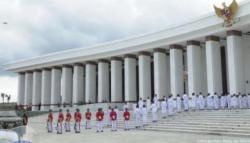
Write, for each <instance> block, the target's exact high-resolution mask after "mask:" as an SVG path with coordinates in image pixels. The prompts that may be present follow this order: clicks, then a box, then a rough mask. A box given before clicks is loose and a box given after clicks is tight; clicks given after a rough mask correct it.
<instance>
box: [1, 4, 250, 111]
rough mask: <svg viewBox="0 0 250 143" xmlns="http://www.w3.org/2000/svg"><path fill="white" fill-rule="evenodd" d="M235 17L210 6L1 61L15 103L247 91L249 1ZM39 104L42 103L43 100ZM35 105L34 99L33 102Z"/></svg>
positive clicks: (49, 104) (48, 105)
mask: <svg viewBox="0 0 250 143" xmlns="http://www.w3.org/2000/svg"><path fill="white" fill-rule="evenodd" d="M235 19H236V21H237V22H236V23H235V24H234V25H233V26H231V27H224V26H223V22H224V21H223V19H221V18H219V17H217V16H216V15H215V14H214V13H211V14H209V15H206V16H205V17H201V18H199V19H195V20H193V21H190V22H188V23H184V24H180V25H176V26H174V27H169V28H167V29H164V30H161V31H157V32H153V33H148V34H145V35H139V36H135V37H131V38H127V39H123V40H117V41H113V42H108V43H104V44H99V45H95V46H91V47H84V48H79V49H73V50H66V51H62V52H56V53H52V54H48V55H44V56H40V57H35V58H32V59H27V60H23V61H18V62H14V63H10V64H6V65H4V68H5V69H6V70H8V71H13V72H15V73H17V74H18V104H19V105H39V104H41V105H42V106H41V110H48V109H50V108H53V107H54V106H57V105H56V104H58V103H67V104H79V103H101V102H111V103H121V102H137V101H138V99H139V97H141V98H143V100H145V99H146V98H147V97H150V98H151V97H152V96H153V95H154V94H156V95H159V96H168V95H169V94H170V93H171V94H173V96H176V95H177V94H180V95H182V94H183V93H184V92H186V93H188V94H189V95H191V94H192V93H193V92H194V93H196V94H198V93H199V92H202V93H203V94H204V95H205V94H207V93H215V92H217V93H218V94H221V93H223V92H229V93H230V94H234V93H239V92H240V93H249V92H250V84H249V81H250V1H247V2H244V3H241V5H240V9H239V11H238V13H237V15H236V18H235ZM44 105H45V106H44ZM32 109H33V110H38V107H37V106H33V107H32Z"/></svg>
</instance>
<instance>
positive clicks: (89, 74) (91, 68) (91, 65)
mask: <svg viewBox="0 0 250 143" xmlns="http://www.w3.org/2000/svg"><path fill="white" fill-rule="evenodd" d="M85 70H86V72H85V73H86V79H85V81H86V82H85V97H86V99H85V101H86V103H96V63H95V62H92V61H89V62H87V63H86V65H85Z"/></svg>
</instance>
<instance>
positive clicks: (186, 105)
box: [182, 93, 189, 111]
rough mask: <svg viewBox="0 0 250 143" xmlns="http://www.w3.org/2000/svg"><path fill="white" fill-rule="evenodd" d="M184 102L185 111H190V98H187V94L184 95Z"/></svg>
mask: <svg viewBox="0 0 250 143" xmlns="http://www.w3.org/2000/svg"><path fill="white" fill-rule="evenodd" d="M182 100H183V105H184V111H188V108H189V97H188V96H187V94H186V93H184V94H183V96H182Z"/></svg>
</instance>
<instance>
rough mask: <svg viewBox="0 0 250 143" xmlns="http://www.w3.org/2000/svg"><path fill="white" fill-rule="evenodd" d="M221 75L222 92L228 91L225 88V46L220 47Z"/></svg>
mask: <svg viewBox="0 0 250 143" xmlns="http://www.w3.org/2000/svg"><path fill="white" fill-rule="evenodd" d="M221 76H222V91H223V93H226V92H228V90H227V62H226V49H225V46H222V47H221Z"/></svg>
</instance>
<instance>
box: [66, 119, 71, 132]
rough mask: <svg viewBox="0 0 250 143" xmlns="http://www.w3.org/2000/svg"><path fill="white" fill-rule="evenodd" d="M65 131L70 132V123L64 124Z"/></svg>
mask: <svg viewBox="0 0 250 143" xmlns="http://www.w3.org/2000/svg"><path fill="white" fill-rule="evenodd" d="M65 131H66V132H70V122H69V121H67V122H65Z"/></svg>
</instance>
